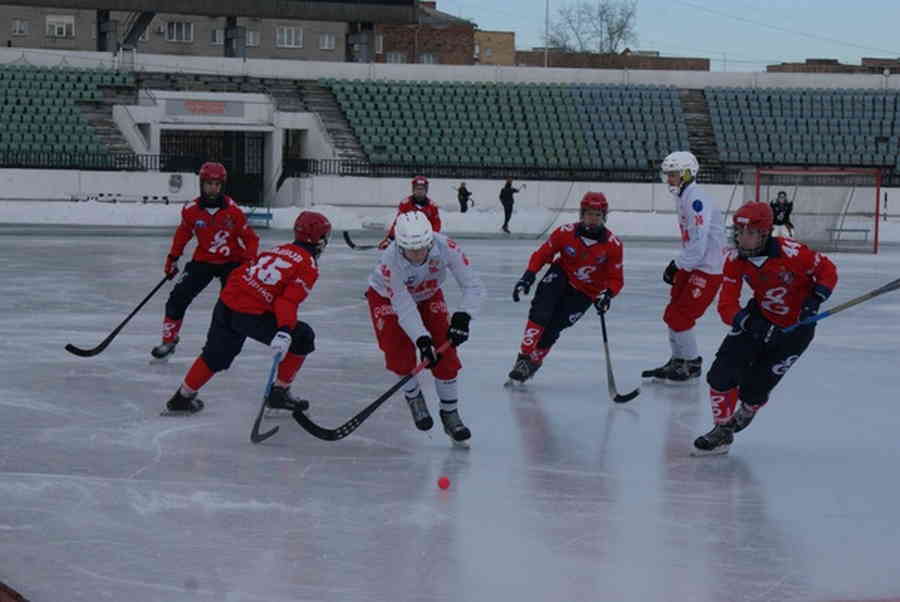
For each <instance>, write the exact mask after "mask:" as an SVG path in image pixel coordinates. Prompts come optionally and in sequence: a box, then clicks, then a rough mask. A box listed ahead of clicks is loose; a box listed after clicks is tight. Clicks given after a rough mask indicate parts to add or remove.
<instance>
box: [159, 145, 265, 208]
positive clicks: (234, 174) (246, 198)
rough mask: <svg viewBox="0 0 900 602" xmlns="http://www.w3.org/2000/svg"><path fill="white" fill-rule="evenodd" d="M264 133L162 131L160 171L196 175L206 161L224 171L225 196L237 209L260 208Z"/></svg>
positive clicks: (261, 200)
mask: <svg viewBox="0 0 900 602" xmlns="http://www.w3.org/2000/svg"><path fill="white" fill-rule="evenodd" d="M265 141H266V135H265V133H264V132H233V131H212V130H163V131H162V134H161V136H160V154H161V166H160V169H161V170H163V171H192V172H194V173H197V172H198V171H199V170H200V166H201V165H203V163H204V162H206V161H218V162H220V163H222V165H224V166H225V168H226V169H227V170H228V184H227V185H226V186H225V193H226V194H227V195H228V196H230V197H232V198H233V199H234V200H235V201H237V202H238V203H239V204H241V205H253V206H258V205H262V204H263V201H264V199H263V190H264V184H265V182H264V174H265V161H264V157H265Z"/></svg>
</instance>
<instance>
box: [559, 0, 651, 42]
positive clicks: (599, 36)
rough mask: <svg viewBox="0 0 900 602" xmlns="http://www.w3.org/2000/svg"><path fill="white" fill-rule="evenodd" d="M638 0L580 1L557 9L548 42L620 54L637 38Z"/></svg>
mask: <svg viewBox="0 0 900 602" xmlns="http://www.w3.org/2000/svg"><path fill="white" fill-rule="evenodd" d="M636 20H637V0H596V1H595V2H591V1H589V0H581V1H580V2H576V3H574V4H567V5H566V6H563V7H562V8H560V9H559V10H558V11H557V16H556V19H555V20H554V21H553V23H552V24H551V26H550V32H549V33H548V35H547V38H548V39H547V45H548V46H549V47H551V48H558V49H560V50H563V51H565V52H596V53H601V54H607V53H617V52H619V51H621V50H622V49H623V48H624V47H625V45H626V44H628V43H630V42H636V41H637V34H636V33H635V26H636V23H635V22H636Z"/></svg>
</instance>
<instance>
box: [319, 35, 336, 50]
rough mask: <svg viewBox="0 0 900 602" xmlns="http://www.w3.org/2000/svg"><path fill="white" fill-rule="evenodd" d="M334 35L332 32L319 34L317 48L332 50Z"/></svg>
mask: <svg viewBox="0 0 900 602" xmlns="http://www.w3.org/2000/svg"><path fill="white" fill-rule="evenodd" d="M334 43H335V35H334V34H333V33H320V34H319V50H334Z"/></svg>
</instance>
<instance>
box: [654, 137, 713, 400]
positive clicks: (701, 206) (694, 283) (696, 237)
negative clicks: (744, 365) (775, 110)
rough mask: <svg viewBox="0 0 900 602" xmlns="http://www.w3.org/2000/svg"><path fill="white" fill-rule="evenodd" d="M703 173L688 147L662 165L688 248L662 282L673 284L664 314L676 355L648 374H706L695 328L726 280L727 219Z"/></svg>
mask: <svg viewBox="0 0 900 602" xmlns="http://www.w3.org/2000/svg"><path fill="white" fill-rule="evenodd" d="M699 171H700V164H699V162H698V161H697V157H695V156H694V155H693V154H692V153H689V152H687V151H678V152H674V153H671V154H670V155H669V156H667V157H666V158H665V160H664V161H663V163H662V176H663V181H664V182H665V183H666V184H668V186H669V192H671V193H672V197H673V200H674V201H675V210H676V214H677V216H678V227H679V229H680V230H681V244H682V247H683V248H682V249H681V253H679V255H678V256H677V257H676V258H675V259H673V260H672V261H670V262H669V265H668V266H667V267H666V269H665V271H664V272H663V281H665V282H666V283H667V284H669V285H670V286H671V287H672V290H671V296H670V298H669V304H668V305H667V306H666V310H665V312H664V313H663V321H664V322H665V323H666V326H668V329H669V345H670V347H671V349H672V356H671V358H670V359H669V361H668V362H666V364H665V365H663V366H661V367H659V368H655V369H653V370H645V371H644V372H642V373H641V376H643V377H644V378H652V379H655V380H661V381H667V382H672V383H684V382H689V381H693V380H697V379H699V378H700V374H701V372H702V364H703V359H702V358H701V357H700V351H699V350H698V348H697V337H696V335H695V334H694V330H693V329H694V325H695V324H696V323H697V320H698V319H699V318H700V317H701V316H702V315H703V314H704V313H705V312H706V308H707V307H709V305H710V304H711V303H712V301H713V299H715V297H716V293H717V292H718V290H719V286H720V285H721V284H722V264H723V263H724V261H725V252H724V249H725V223H724V220H723V218H722V212H721V211H720V210H719V208H718V207H717V206H716V204H715V203H713V202H712V201H711V200H710V199H709V198H708V197H707V196H706V194H705V193H704V192H703V189H702V188H700V186H699V185H697V182H696V178H697V173H698V172H699Z"/></svg>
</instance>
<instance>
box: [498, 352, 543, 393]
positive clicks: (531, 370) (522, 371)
mask: <svg viewBox="0 0 900 602" xmlns="http://www.w3.org/2000/svg"><path fill="white" fill-rule="evenodd" d="M540 367H541V365H540V364H538V363H535V362H533V361H531V358H529V357H528V356H527V355H525V354H524V353H520V354H519V356H518V357H517V358H516V363H515V364H513V368H512V370H510V372H509V375H508V376H509V380H508V381H506V384H505V386H507V387H511V386H513V385H522V384H524V383H525V381H527V380H528V379H530V378H531V377H532V376H534V374H535V372H537V371H538V369H540Z"/></svg>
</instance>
